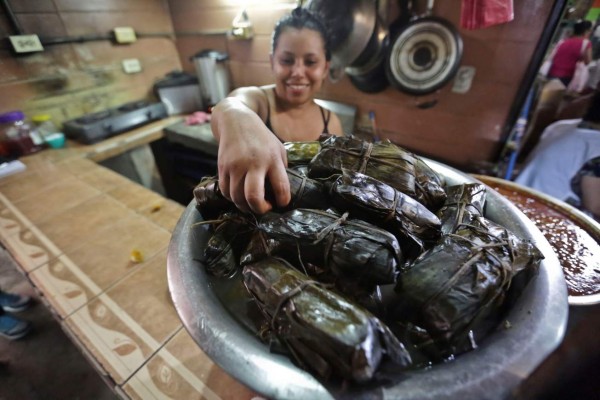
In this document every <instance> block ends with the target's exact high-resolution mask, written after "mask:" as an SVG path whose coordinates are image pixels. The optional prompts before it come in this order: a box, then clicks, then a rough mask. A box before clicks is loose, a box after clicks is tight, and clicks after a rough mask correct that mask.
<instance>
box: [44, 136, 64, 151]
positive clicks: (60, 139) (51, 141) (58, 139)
mask: <svg viewBox="0 0 600 400" xmlns="http://www.w3.org/2000/svg"><path fill="white" fill-rule="evenodd" d="M44 140H45V141H46V143H47V144H48V146H50V147H51V148H53V149H60V148H62V147H65V134H64V133H62V132H54V133H51V134H49V135H46V136H44Z"/></svg>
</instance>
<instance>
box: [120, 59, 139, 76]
mask: <svg viewBox="0 0 600 400" xmlns="http://www.w3.org/2000/svg"><path fill="white" fill-rule="evenodd" d="M121 64H122V65H123V71H125V73H126V74H135V73H136V72H140V71H141V70H142V64H140V60H138V59H137V58H126V59H125V60H123V61H121Z"/></svg>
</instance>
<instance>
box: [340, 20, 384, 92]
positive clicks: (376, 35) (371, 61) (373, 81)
mask: <svg viewBox="0 0 600 400" xmlns="http://www.w3.org/2000/svg"><path fill="white" fill-rule="evenodd" d="M388 46H389V35H388V31H387V29H386V28H385V27H384V25H383V22H382V21H381V19H380V18H377V22H376V26H375V30H374V31H373V34H372V36H371V39H370V40H369V43H368V44H367V47H366V48H365V49H364V50H363V52H362V53H361V54H360V56H359V57H358V59H357V60H356V61H354V62H353V63H352V64H351V65H350V66H348V67H346V68H345V72H346V74H348V77H349V78H350V82H352V84H353V85H354V86H355V87H356V88H357V89H359V90H361V91H363V92H366V93H377V92H381V91H382V90H384V89H385V88H387V87H388V86H389V82H388V80H387V78H386V76H385V60H386V53H387V48H388Z"/></svg>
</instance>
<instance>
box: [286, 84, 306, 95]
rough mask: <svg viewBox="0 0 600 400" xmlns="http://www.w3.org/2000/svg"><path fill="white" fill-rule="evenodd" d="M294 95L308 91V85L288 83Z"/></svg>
mask: <svg viewBox="0 0 600 400" xmlns="http://www.w3.org/2000/svg"><path fill="white" fill-rule="evenodd" d="M286 86H287V87H288V88H289V89H290V90H291V91H292V92H293V93H300V92H303V91H305V90H306V89H308V84H306V83H288V84H287V85H286Z"/></svg>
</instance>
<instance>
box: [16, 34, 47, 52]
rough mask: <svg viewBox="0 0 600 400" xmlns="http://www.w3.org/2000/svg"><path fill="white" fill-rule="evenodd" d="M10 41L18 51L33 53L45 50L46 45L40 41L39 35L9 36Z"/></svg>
mask: <svg viewBox="0 0 600 400" xmlns="http://www.w3.org/2000/svg"><path fill="white" fill-rule="evenodd" d="M9 39H10V43H11V44H12V46H13V49H15V51H16V52H17V53H31V52H33V51H43V50H44V46H42V42H40V38H39V37H38V35H15V36H9Z"/></svg>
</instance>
